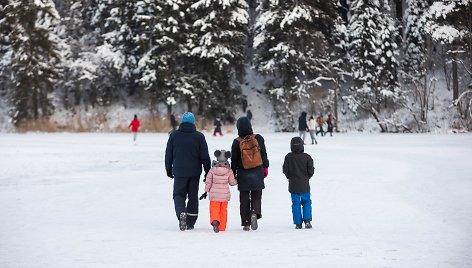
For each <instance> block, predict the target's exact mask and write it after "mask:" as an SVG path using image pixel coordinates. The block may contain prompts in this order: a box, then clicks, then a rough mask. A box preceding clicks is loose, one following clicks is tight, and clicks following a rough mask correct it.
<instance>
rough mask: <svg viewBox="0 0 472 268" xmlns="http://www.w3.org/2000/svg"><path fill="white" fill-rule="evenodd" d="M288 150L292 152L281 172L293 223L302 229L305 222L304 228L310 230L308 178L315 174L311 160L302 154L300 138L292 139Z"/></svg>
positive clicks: (288, 155)
mask: <svg viewBox="0 0 472 268" xmlns="http://www.w3.org/2000/svg"><path fill="white" fill-rule="evenodd" d="M290 149H291V150H292V152H291V153H288V154H287V155H286V156H285V160H284V164H283V172H284V174H285V176H286V177H287V179H288V191H289V192H290V193H291V196H292V214H293V223H294V224H295V228H296V229H301V228H302V221H303V222H305V228H311V220H312V215H311V199H310V178H311V177H312V176H313V174H314V172H315V168H314V166H313V159H312V158H311V156H310V155H309V154H307V153H304V152H303V151H304V147H303V141H302V139H301V138H300V137H294V138H292V140H291V142H290ZM302 206H303V215H302V210H301V207H302Z"/></svg>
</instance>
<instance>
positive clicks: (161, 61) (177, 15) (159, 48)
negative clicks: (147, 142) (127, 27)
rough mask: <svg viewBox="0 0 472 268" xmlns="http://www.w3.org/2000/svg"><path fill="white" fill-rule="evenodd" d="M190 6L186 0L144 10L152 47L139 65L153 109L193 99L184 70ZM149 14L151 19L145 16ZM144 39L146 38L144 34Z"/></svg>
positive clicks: (146, 31) (147, 37)
mask: <svg viewBox="0 0 472 268" xmlns="http://www.w3.org/2000/svg"><path fill="white" fill-rule="evenodd" d="M188 8H189V4H188V3H186V1H182V0H169V1H162V0H161V1H155V2H153V3H147V5H146V6H145V8H144V7H143V8H142V9H141V10H142V13H140V14H141V16H143V17H146V16H148V18H149V19H148V20H147V21H144V20H143V22H142V24H141V25H142V27H143V28H144V31H143V33H145V34H148V36H146V38H145V39H143V40H148V42H149V46H148V47H147V48H146V52H145V54H144V56H143V57H142V58H141V60H140V62H139V67H138V72H139V73H140V77H141V78H140V83H141V84H142V85H143V86H144V89H145V90H147V91H148V92H150V93H151V96H152V97H151V106H155V103H157V102H163V103H166V104H167V105H168V108H169V114H170V111H171V107H172V105H173V104H175V103H176V102H177V100H178V99H184V97H183V96H185V95H187V96H190V95H191V94H192V92H191V90H189V89H187V88H186V83H185V77H186V76H185V74H184V67H185V65H186V64H187V63H186V62H187V61H186V57H187V55H188V54H189V49H188V45H187V40H188V39H189V29H190V25H189V18H188V15H187V9H188ZM144 14H147V15H144ZM143 36H145V35H144V34H143Z"/></svg>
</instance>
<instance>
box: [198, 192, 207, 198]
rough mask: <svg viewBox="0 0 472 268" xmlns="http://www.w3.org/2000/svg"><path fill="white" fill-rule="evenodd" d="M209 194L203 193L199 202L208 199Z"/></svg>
mask: <svg viewBox="0 0 472 268" xmlns="http://www.w3.org/2000/svg"><path fill="white" fill-rule="evenodd" d="M207 194H208V193H207V192H205V193H203V194H202V195H201V196H200V198H199V200H202V199H206V198H207Z"/></svg>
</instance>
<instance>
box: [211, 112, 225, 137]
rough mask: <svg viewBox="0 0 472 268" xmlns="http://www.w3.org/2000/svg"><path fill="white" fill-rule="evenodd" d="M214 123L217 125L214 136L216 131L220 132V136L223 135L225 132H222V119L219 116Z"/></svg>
mask: <svg viewBox="0 0 472 268" xmlns="http://www.w3.org/2000/svg"><path fill="white" fill-rule="evenodd" d="M213 125H214V126H215V130H214V131H213V136H216V133H218V134H219V135H220V136H223V132H221V119H220V118H219V117H217V118H215V122H213Z"/></svg>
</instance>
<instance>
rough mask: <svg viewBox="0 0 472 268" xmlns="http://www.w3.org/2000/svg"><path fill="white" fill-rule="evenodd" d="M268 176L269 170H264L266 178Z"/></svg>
mask: <svg viewBox="0 0 472 268" xmlns="http://www.w3.org/2000/svg"><path fill="white" fill-rule="evenodd" d="M267 175H269V168H266V167H265V168H264V178H267Z"/></svg>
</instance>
